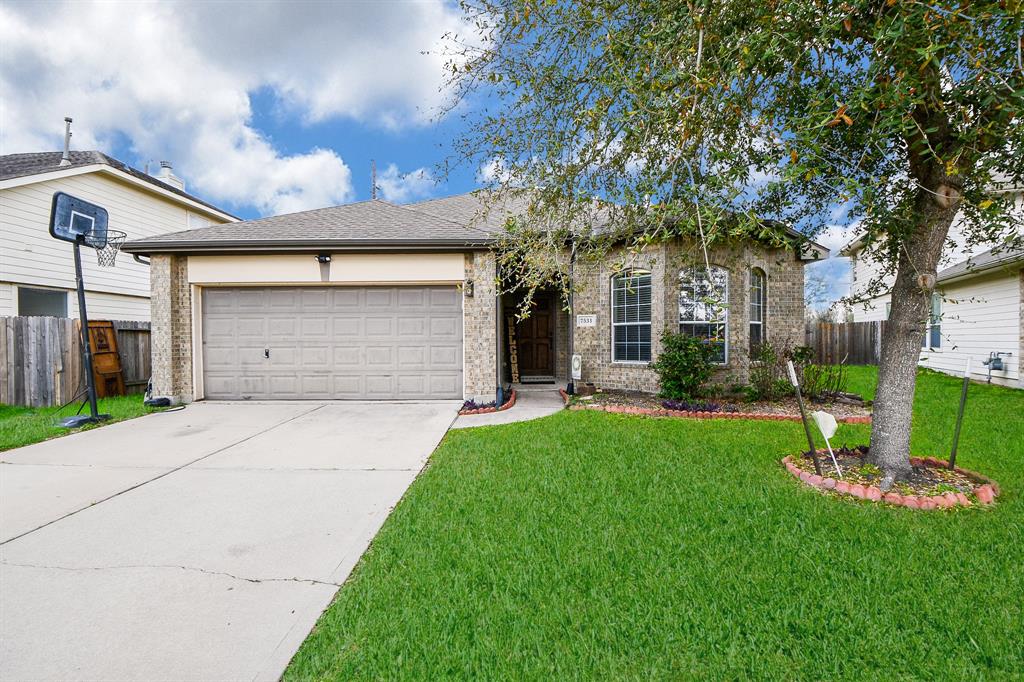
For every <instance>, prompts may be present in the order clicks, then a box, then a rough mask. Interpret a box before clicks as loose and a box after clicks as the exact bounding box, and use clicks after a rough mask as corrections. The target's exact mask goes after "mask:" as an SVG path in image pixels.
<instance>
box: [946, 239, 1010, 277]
mask: <svg viewBox="0 0 1024 682" xmlns="http://www.w3.org/2000/svg"><path fill="white" fill-rule="evenodd" d="M998 248H999V247H996V248H993V249H989V250H988V251H985V252H984V253H979V254H978V255H977V256H972V257H971V258H968V259H967V260H965V261H961V262H960V263H957V264H956V265H953V266H950V267H948V268H946V269H945V270H943V271H942V272H940V273H939V274H938V280H939V281H940V282H948V281H949V280H951V279H957V278H959V277H963V276H965V275H973V274H975V273H981V272H985V271H988V270H992V269H994V268H998V267H1001V266H1006V265H1011V264H1013V263H1019V262H1021V261H1024V248H1019V247H1018V248H1009V249H1002V250H999V251H998V252H997V251H996V249H998Z"/></svg>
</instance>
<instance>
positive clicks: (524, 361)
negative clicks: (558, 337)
mask: <svg viewBox="0 0 1024 682" xmlns="http://www.w3.org/2000/svg"><path fill="white" fill-rule="evenodd" d="M554 322H555V297H554V296H552V295H551V294H537V295H535V296H534V299H533V307H532V309H531V311H530V316H529V317H528V318H526V319H525V320H521V321H520V322H519V324H518V325H516V336H517V337H518V341H519V374H520V375H521V376H524V377H553V376H554V375H555V358H554V353H553V351H554V347H555V339H554V333H555V325H554Z"/></svg>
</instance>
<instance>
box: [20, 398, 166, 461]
mask: <svg viewBox="0 0 1024 682" xmlns="http://www.w3.org/2000/svg"><path fill="white" fill-rule="evenodd" d="M142 401H143V396H142V394H141V393H139V394H135V395H127V396H120V397H116V398H101V399H100V400H99V401H98V404H99V411H100V414H109V415H110V421H108V422H104V424H109V423H112V422H115V421H122V420H124V419H132V418H133V417H141V416H142V415H144V414H149V413H150V412H158V411H159V408H151V407H146V406H145V405H143V404H142ZM81 404H82V403H81V401H78V402H75V403H73V404H71V405H68V406H67V407H65V408H64V409H60V408H59V407H19V406H16V405H0V451H3V450H10V449H11V448H20V447H21V446H22V445H31V444H32V443H38V442H39V441H43V440H48V439H50V438H55V437H57V436H66V435H68V434H69V433H75V432H76V431H80V430H81V429H65V428H64V427H62V426H60V420H61V418H63V417H70V416H71V415H73V414H75V411H76V410H77V409H78V406H79V405H81ZM82 413H83V414H88V413H89V406H88V405H86V406H85V409H84V410H82ZM99 426H102V424H101V425H99ZM83 428H86V429H93V428H98V427H97V426H95V425H93V426H86V427H83Z"/></svg>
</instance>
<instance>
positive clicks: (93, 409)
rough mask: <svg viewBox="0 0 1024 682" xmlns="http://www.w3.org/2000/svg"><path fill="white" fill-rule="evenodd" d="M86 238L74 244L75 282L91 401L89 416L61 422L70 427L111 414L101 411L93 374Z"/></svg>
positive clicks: (83, 363)
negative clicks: (85, 277)
mask: <svg viewBox="0 0 1024 682" xmlns="http://www.w3.org/2000/svg"><path fill="white" fill-rule="evenodd" d="M83 241H84V239H83V238H81V237H79V238H78V239H77V240H76V241H75V244H74V248H75V284H76V285H77V287H78V319H79V320H81V324H82V329H81V333H82V365H83V369H84V370H85V392H86V395H87V396H88V397H87V400H88V401H89V416H88V417H86V416H84V415H75V416H74V417H68V418H66V419H64V420H63V422H61V423H62V424H63V425H64V426H66V427H68V428H75V427H79V426H82V425H83V424H88V423H92V422H98V421H100V420H101V419H110V415H107V414H103V415H101V414H100V413H99V408H98V407H97V405H96V383H95V381H94V380H93V375H92V341H91V339H90V338H89V315H88V313H87V312H86V310H85V282H84V281H83V280H82V249H81V242H83Z"/></svg>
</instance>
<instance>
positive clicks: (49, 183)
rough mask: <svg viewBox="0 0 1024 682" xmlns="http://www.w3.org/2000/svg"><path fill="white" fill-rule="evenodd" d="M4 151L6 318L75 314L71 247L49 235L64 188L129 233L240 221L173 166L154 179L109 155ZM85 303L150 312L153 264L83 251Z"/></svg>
mask: <svg viewBox="0 0 1024 682" xmlns="http://www.w3.org/2000/svg"><path fill="white" fill-rule="evenodd" d="M61 157H62V154H61V152H42V153H34V154H8V155H5V156H0V234H2V235H3V239H2V241H0V316H12V315H50V316H56V317H77V315H78V299H77V297H76V296H75V267H74V261H73V258H72V248H73V247H72V245H71V244H68V243H67V242H63V241H58V240H56V239H54V238H52V237H51V236H50V233H49V229H48V228H49V220H50V206H51V202H52V199H53V194H54V192H57V191H62V192H66V193H68V194H71V195H73V196H76V197H78V198H81V199H85V200H86V201H90V202H92V203H95V204H99V205H100V206H103V207H104V208H106V209H107V211H108V212H109V221H110V222H109V228H110V229H112V230H121V231H123V232H126V233H127V234H128V238H129V239H140V238H146V237H149V236H152V235H156V234H161V233H165V232H168V231H175V230H184V229H188V228H194V227H204V226H207V225H215V224H221V223H226V222H231V221H235V220H237V218H235V217H234V216H232V215H231V214H230V213H227V212H226V211H223V210H221V209H219V208H217V207H216V206H213V205H212V204H209V203H207V202H205V201H203V200H202V199H199V198H197V197H195V196H193V195H191V194H188V193H187V192H185V191H184V183H182V182H181V180H179V179H178V178H177V177H175V176H174V175H173V173H172V171H171V167H170V164H167V163H164V164H161V175H160V176H158V177H154V176H151V175H147V174H146V173H143V172H141V171H138V170H135V169H134V168H131V167H129V166H127V165H125V164H123V163H121V162H120V161H118V160H116V159H113V158H111V157H109V156H107V155H106V154H103V153H101V152H96V151H73V152H70V154H69V159H68V160H69V163H67V164H65V165H61ZM82 264H83V273H84V274H83V279H84V281H85V288H86V304H87V306H88V308H89V314H90V316H91V317H92V318H94V319H112V320H141V321H146V320H149V318H150V310H149V268H148V267H147V266H146V265H144V264H142V263H138V262H136V261H134V260H133V259H132V257H131V256H125V255H122V256H121V257H119V258H118V259H117V264H116V266H115V267H112V268H101V267H99V266H98V265H97V263H96V257H95V255H94V254H93V253H92V252H91V251H90V250H88V249H85V250H84V251H83V253H82Z"/></svg>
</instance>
